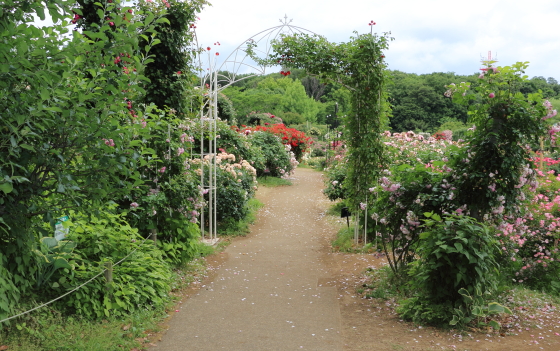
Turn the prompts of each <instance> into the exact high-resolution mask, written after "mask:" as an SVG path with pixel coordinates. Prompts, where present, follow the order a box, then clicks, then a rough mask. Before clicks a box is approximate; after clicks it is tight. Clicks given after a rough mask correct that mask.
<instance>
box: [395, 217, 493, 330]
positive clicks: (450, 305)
mask: <svg viewBox="0 0 560 351" xmlns="http://www.w3.org/2000/svg"><path fill="white" fill-rule="evenodd" d="M425 216H426V217H428V220H426V221H425V227H426V230H425V231H424V232H422V233H421V234H420V242H419V246H418V249H417V251H416V252H417V254H418V256H419V257H420V258H419V259H418V260H416V261H414V262H413V263H412V265H411V266H412V267H410V269H409V274H410V276H411V277H412V280H411V284H412V289H413V290H415V291H417V294H418V295H417V296H415V297H413V298H411V299H409V300H406V301H405V302H404V303H403V304H402V306H401V307H400V308H399V313H400V314H401V316H402V317H403V318H408V319H412V320H414V321H415V322H419V323H420V322H427V323H430V324H442V323H444V322H450V321H451V320H452V318H453V313H454V309H455V308H459V307H460V306H462V305H463V304H464V303H465V299H464V293H465V292H466V293H468V294H470V295H480V293H479V292H482V294H484V296H485V297H486V296H489V295H490V294H491V293H493V292H494V291H495V290H496V282H497V279H496V275H497V274H498V270H497V264H496V256H497V255H498V253H499V249H498V247H497V245H496V244H497V242H496V240H495V238H494V236H493V233H492V231H491V230H490V228H489V227H487V226H486V225H484V224H482V223H478V222H477V221H476V220H474V219H473V218H471V217H467V216H457V215H448V216H446V217H445V218H444V219H443V220H442V219H441V218H440V217H439V216H438V215H436V214H432V213H425ZM460 290H461V291H462V292H463V293H460V292H459V291H460Z"/></svg>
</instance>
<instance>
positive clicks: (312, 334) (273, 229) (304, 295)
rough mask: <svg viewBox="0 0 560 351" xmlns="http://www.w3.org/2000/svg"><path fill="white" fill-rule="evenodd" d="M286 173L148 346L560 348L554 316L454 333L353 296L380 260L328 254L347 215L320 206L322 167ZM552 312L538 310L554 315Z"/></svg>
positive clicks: (166, 350)
mask: <svg viewBox="0 0 560 351" xmlns="http://www.w3.org/2000/svg"><path fill="white" fill-rule="evenodd" d="M292 182H293V185H291V186H283V187H278V188H264V187H261V188H259V190H258V192H257V198H259V200H261V201H262V202H263V203H264V204H265V207H264V208H263V209H261V210H260V211H259V213H258V216H257V221H256V224H255V225H254V226H253V227H252V229H251V233H250V234H249V235H248V236H247V237H243V238H236V239H234V240H233V241H232V243H231V244H230V245H229V246H228V247H227V248H226V250H225V251H223V252H221V253H220V254H216V255H213V256H211V257H209V258H208V259H207V261H208V264H209V269H210V271H211V272H212V273H211V274H210V275H209V276H208V277H207V278H206V279H204V280H202V281H201V282H197V284H194V286H193V288H191V289H190V290H189V291H188V292H187V293H186V295H185V296H184V298H183V300H182V301H181V303H180V304H179V305H178V307H177V309H176V312H175V313H172V316H171V317H170V318H169V320H168V321H166V324H165V325H164V328H165V329H167V331H166V332H165V333H164V334H163V335H157V336H156V338H157V339H158V340H152V342H153V343H151V344H150V345H153V346H152V347H151V348H150V350H152V351H179V350H181V351H183V350H188V351H204V350H208V351H217V350H230V351H236V350H243V351H256V350H259V351H261V350H263V351H264V350H266V351H276V350H277V351H285V350H286V351H287V350H316V351H330V350H333V351H334V350H381V351H384V350H403V351H408V350H557V351H560V336H556V334H555V332H557V331H558V330H557V329H556V330H554V329H553V328H558V325H552V324H550V323H549V324H542V323H541V324H542V325H545V327H544V328H543V327H542V326H541V327H540V329H538V328H531V330H524V331H523V332H522V333H519V334H518V335H512V336H506V337H503V336H501V335H500V334H498V333H492V334H485V333H480V331H478V332H474V331H473V333H472V335H471V334H469V333H464V335H458V334H454V332H453V331H450V332H445V331H441V330H437V329H432V328H426V327H421V326H414V325H412V324H410V323H406V322H403V321H401V320H400V319H399V318H398V316H397V315H396V314H395V312H394V307H395V305H394V302H393V301H391V300H387V301H379V300H367V299H363V298H361V296H359V295H358V294H357V293H356V287H359V286H361V285H362V284H363V283H364V282H366V280H365V278H364V276H363V274H362V273H363V271H364V270H365V269H366V268H367V267H379V266H380V265H383V264H384V260H383V259H382V258H378V257H376V256H374V255H371V254H369V255H359V254H346V253H333V252H332V249H331V245H330V243H331V240H332V239H333V238H334V236H335V235H336V233H337V231H338V230H339V228H340V227H341V226H342V225H346V222H345V221H342V220H340V219H337V218H334V217H331V216H327V215H325V212H326V210H327V209H328V208H329V206H330V203H329V201H328V200H327V199H326V198H325V197H324V196H323V194H322V189H323V179H322V175H321V173H320V172H317V171H314V170H311V169H306V168H298V169H297V170H296V173H295V175H294V179H293V180H292ZM554 312H555V313H554V314H551V315H542V316H540V317H542V318H549V319H551V318H552V319H551V320H550V322H553V324H556V323H558V324H560V317H559V316H558V314H557V313H556V311H554ZM538 317H539V316H537V318H538Z"/></svg>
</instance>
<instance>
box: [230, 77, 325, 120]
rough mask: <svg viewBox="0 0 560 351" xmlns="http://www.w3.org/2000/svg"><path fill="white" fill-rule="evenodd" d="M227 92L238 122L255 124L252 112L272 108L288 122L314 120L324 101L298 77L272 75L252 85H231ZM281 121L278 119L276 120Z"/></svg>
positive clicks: (273, 111) (270, 109)
mask: <svg viewBox="0 0 560 351" xmlns="http://www.w3.org/2000/svg"><path fill="white" fill-rule="evenodd" d="M224 94H225V95H226V96H227V97H228V98H229V99H230V100H231V101H232V103H233V107H234V108H235V110H236V111H237V116H238V117H237V123H238V124H245V125H255V124H259V123H255V120H254V119H253V120H251V113H255V112H265V111H266V112H270V113H272V114H274V115H276V116H279V117H280V118H282V119H285V118H287V119H286V123H288V124H292V123H303V122H306V121H308V122H311V123H312V122H314V121H316V119H317V114H318V113H319V112H320V111H321V104H320V103H319V102H317V101H315V100H314V99H313V98H310V97H308V96H307V94H306V92H305V89H304V86H303V85H302V84H301V82H300V81H299V80H294V79H291V78H288V77H285V78H277V77H274V75H269V76H266V77H264V78H262V80H260V81H259V82H258V83H257V84H256V86H255V87H254V88H252V89H247V88H241V87H237V86H232V87H228V88H227V89H226V90H224ZM276 123H278V122H276Z"/></svg>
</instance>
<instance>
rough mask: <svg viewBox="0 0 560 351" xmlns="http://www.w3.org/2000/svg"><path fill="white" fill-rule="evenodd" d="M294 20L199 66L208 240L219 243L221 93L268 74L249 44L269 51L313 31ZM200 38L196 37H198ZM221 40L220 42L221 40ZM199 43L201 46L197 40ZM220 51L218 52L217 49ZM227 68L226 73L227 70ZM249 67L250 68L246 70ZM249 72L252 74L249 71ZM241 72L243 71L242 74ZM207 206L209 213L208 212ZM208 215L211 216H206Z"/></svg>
mask: <svg viewBox="0 0 560 351" xmlns="http://www.w3.org/2000/svg"><path fill="white" fill-rule="evenodd" d="M291 21H292V20H288V16H285V17H284V20H280V22H281V23H282V24H281V25H280V26H276V27H272V28H269V29H266V30H263V31H261V32H259V33H257V34H255V35H254V36H252V37H250V38H249V39H247V40H245V41H244V42H243V44H241V45H239V46H238V47H237V48H236V49H235V50H234V51H233V52H232V53H231V54H230V55H229V56H227V58H226V59H225V61H224V62H223V63H222V64H221V65H220V66H219V67H217V65H216V57H217V56H215V55H210V51H208V52H207V55H208V62H207V63H208V67H207V69H204V66H203V64H202V58H201V56H199V69H200V71H201V72H206V73H204V74H201V76H200V89H201V91H202V92H203V96H204V103H203V106H202V107H201V109H200V125H201V132H200V155H199V156H200V169H201V173H200V183H201V187H202V189H201V190H202V192H203V193H204V195H206V194H207V195H208V196H207V198H208V203H207V204H205V205H204V207H203V208H202V209H201V214H200V231H201V236H202V239H203V240H204V241H206V242H208V243H211V244H215V243H216V242H217V240H218V235H217V223H218V222H217V201H218V194H217V193H218V189H217V182H216V177H217V167H219V165H218V162H217V141H216V138H217V131H218V130H217V120H218V94H219V92H220V91H221V90H223V89H225V88H227V87H228V86H230V85H232V84H234V83H236V82H239V81H241V80H244V79H248V78H250V77H253V76H256V75H263V74H265V70H266V67H265V66H260V65H258V64H255V62H253V61H252V60H251V58H250V55H249V54H248V53H247V49H248V48H249V46H251V47H252V49H253V50H254V52H257V51H258V52H259V53H260V54H264V55H265V56H266V55H268V54H269V53H270V52H271V50H272V46H271V41H272V40H274V39H277V38H278V37H279V36H280V35H281V34H294V33H303V32H307V33H310V34H316V33H313V32H311V31H309V30H307V29H304V28H301V27H297V26H292V25H290V23H291ZM195 41H196V40H195ZM261 42H264V43H265V45H264V49H262V50H261V49H259V47H258V44H259V43H261ZM218 44H219V43H218ZM197 47H200V46H199V45H198V43H197ZM216 54H217V53H216ZM224 71H225V72H227V74H224V73H223V72H224ZM246 71H249V72H246ZM246 73H249V74H246ZM239 74H243V76H242V77H241V78H239V77H238V75H239ZM206 130H207V131H208V135H209V138H208V140H205V139H204V132H205V131H206ZM206 208H207V209H208V213H207V214H206V215H205V211H206ZM206 217H208V218H206ZM206 220H207V221H208V234H206V226H207V225H206Z"/></svg>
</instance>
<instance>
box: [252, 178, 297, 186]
mask: <svg viewBox="0 0 560 351" xmlns="http://www.w3.org/2000/svg"><path fill="white" fill-rule="evenodd" d="M257 182H258V183H259V185H262V186H265V187H267V188H274V187H277V186H285V185H292V182H291V181H289V180H288V179H283V178H277V177H266V176H265V177H258V178H257Z"/></svg>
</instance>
